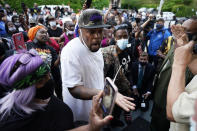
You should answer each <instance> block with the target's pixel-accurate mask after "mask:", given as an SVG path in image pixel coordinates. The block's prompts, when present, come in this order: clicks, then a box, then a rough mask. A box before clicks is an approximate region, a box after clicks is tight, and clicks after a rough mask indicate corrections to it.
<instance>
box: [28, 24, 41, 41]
mask: <svg viewBox="0 0 197 131" xmlns="http://www.w3.org/2000/svg"><path fill="white" fill-rule="evenodd" d="M42 28H44V27H43V26H41V25H37V26H35V27H32V28H30V29H29V31H28V37H29V39H30V40H32V41H33V40H34V38H35V36H36V33H37V32H38V30H39V29H42Z"/></svg>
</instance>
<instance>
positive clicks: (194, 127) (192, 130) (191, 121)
mask: <svg viewBox="0 0 197 131" xmlns="http://www.w3.org/2000/svg"><path fill="white" fill-rule="evenodd" d="M190 131H196V122H195V121H194V120H193V118H192V117H191V118H190Z"/></svg>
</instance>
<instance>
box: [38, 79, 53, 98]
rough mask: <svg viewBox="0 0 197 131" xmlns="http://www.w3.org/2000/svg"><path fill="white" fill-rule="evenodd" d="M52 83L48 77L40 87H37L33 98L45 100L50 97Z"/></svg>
mask: <svg viewBox="0 0 197 131" xmlns="http://www.w3.org/2000/svg"><path fill="white" fill-rule="evenodd" d="M53 85H54V83H53V80H52V79H50V80H49V81H48V82H47V83H46V84H45V85H44V86H43V87H42V88H37V89H36V96H35V98H38V99H42V100H45V99H48V98H49V97H51V96H52V95H53V91H54V88H53Z"/></svg>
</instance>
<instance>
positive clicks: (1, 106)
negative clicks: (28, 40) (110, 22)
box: [0, 50, 44, 119]
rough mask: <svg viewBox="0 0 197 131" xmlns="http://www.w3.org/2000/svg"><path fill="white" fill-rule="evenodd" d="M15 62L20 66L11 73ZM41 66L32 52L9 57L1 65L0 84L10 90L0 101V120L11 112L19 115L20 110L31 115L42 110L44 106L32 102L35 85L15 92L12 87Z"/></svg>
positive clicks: (39, 59)
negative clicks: (37, 110) (36, 110)
mask: <svg viewBox="0 0 197 131" xmlns="http://www.w3.org/2000/svg"><path fill="white" fill-rule="evenodd" d="M17 62H20V65H19V67H18V68H16V70H15V71H14V72H13V68H14V67H15V65H16V63H17ZM41 64H43V60H42V58H41V57H40V56H38V55H36V52H35V51H33V50H32V51H29V52H25V53H20V54H15V55H13V56H10V57H8V58H7V59H6V60H4V62H3V63H2V64H1V66H0V84H1V85H3V86H5V87H7V88H10V89H8V90H11V92H8V93H7V94H6V95H5V96H4V97H3V98H1V99H0V114H2V116H1V119H3V117H4V116H6V115H10V111H11V110H13V111H15V113H17V114H19V111H20V110H22V111H23V112H25V113H27V114H31V113H32V112H33V111H34V110H35V109H42V107H43V106H44V105H38V104H36V103H34V102H33V99H34V96H35V94H36V88H35V85H31V86H30V87H27V88H25V89H21V90H15V89H13V87H12V86H13V84H14V83H15V82H17V81H19V80H21V79H22V78H24V77H25V76H27V75H29V74H30V73H32V72H34V71H36V69H37V68H38V67H40V65H41ZM12 72H13V73H12ZM19 115H20V114H19Z"/></svg>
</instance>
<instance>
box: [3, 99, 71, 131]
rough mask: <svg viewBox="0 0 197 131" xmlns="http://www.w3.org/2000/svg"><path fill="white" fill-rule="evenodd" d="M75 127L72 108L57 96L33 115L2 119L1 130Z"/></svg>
mask: <svg viewBox="0 0 197 131" xmlns="http://www.w3.org/2000/svg"><path fill="white" fill-rule="evenodd" d="M72 128H74V123H73V113H72V111H71V109H70V108H69V107H68V106H67V105H66V104H64V103H63V102H62V101H61V100H59V99H57V98H56V97H55V96H52V97H51V100H50V101H49V103H48V105H47V106H46V107H45V108H44V110H38V111H35V112H34V113H33V114H32V115H30V116H26V117H25V118H21V117H20V116H18V117H16V118H15V119H10V120H6V121H0V131H64V130H69V129H72Z"/></svg>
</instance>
